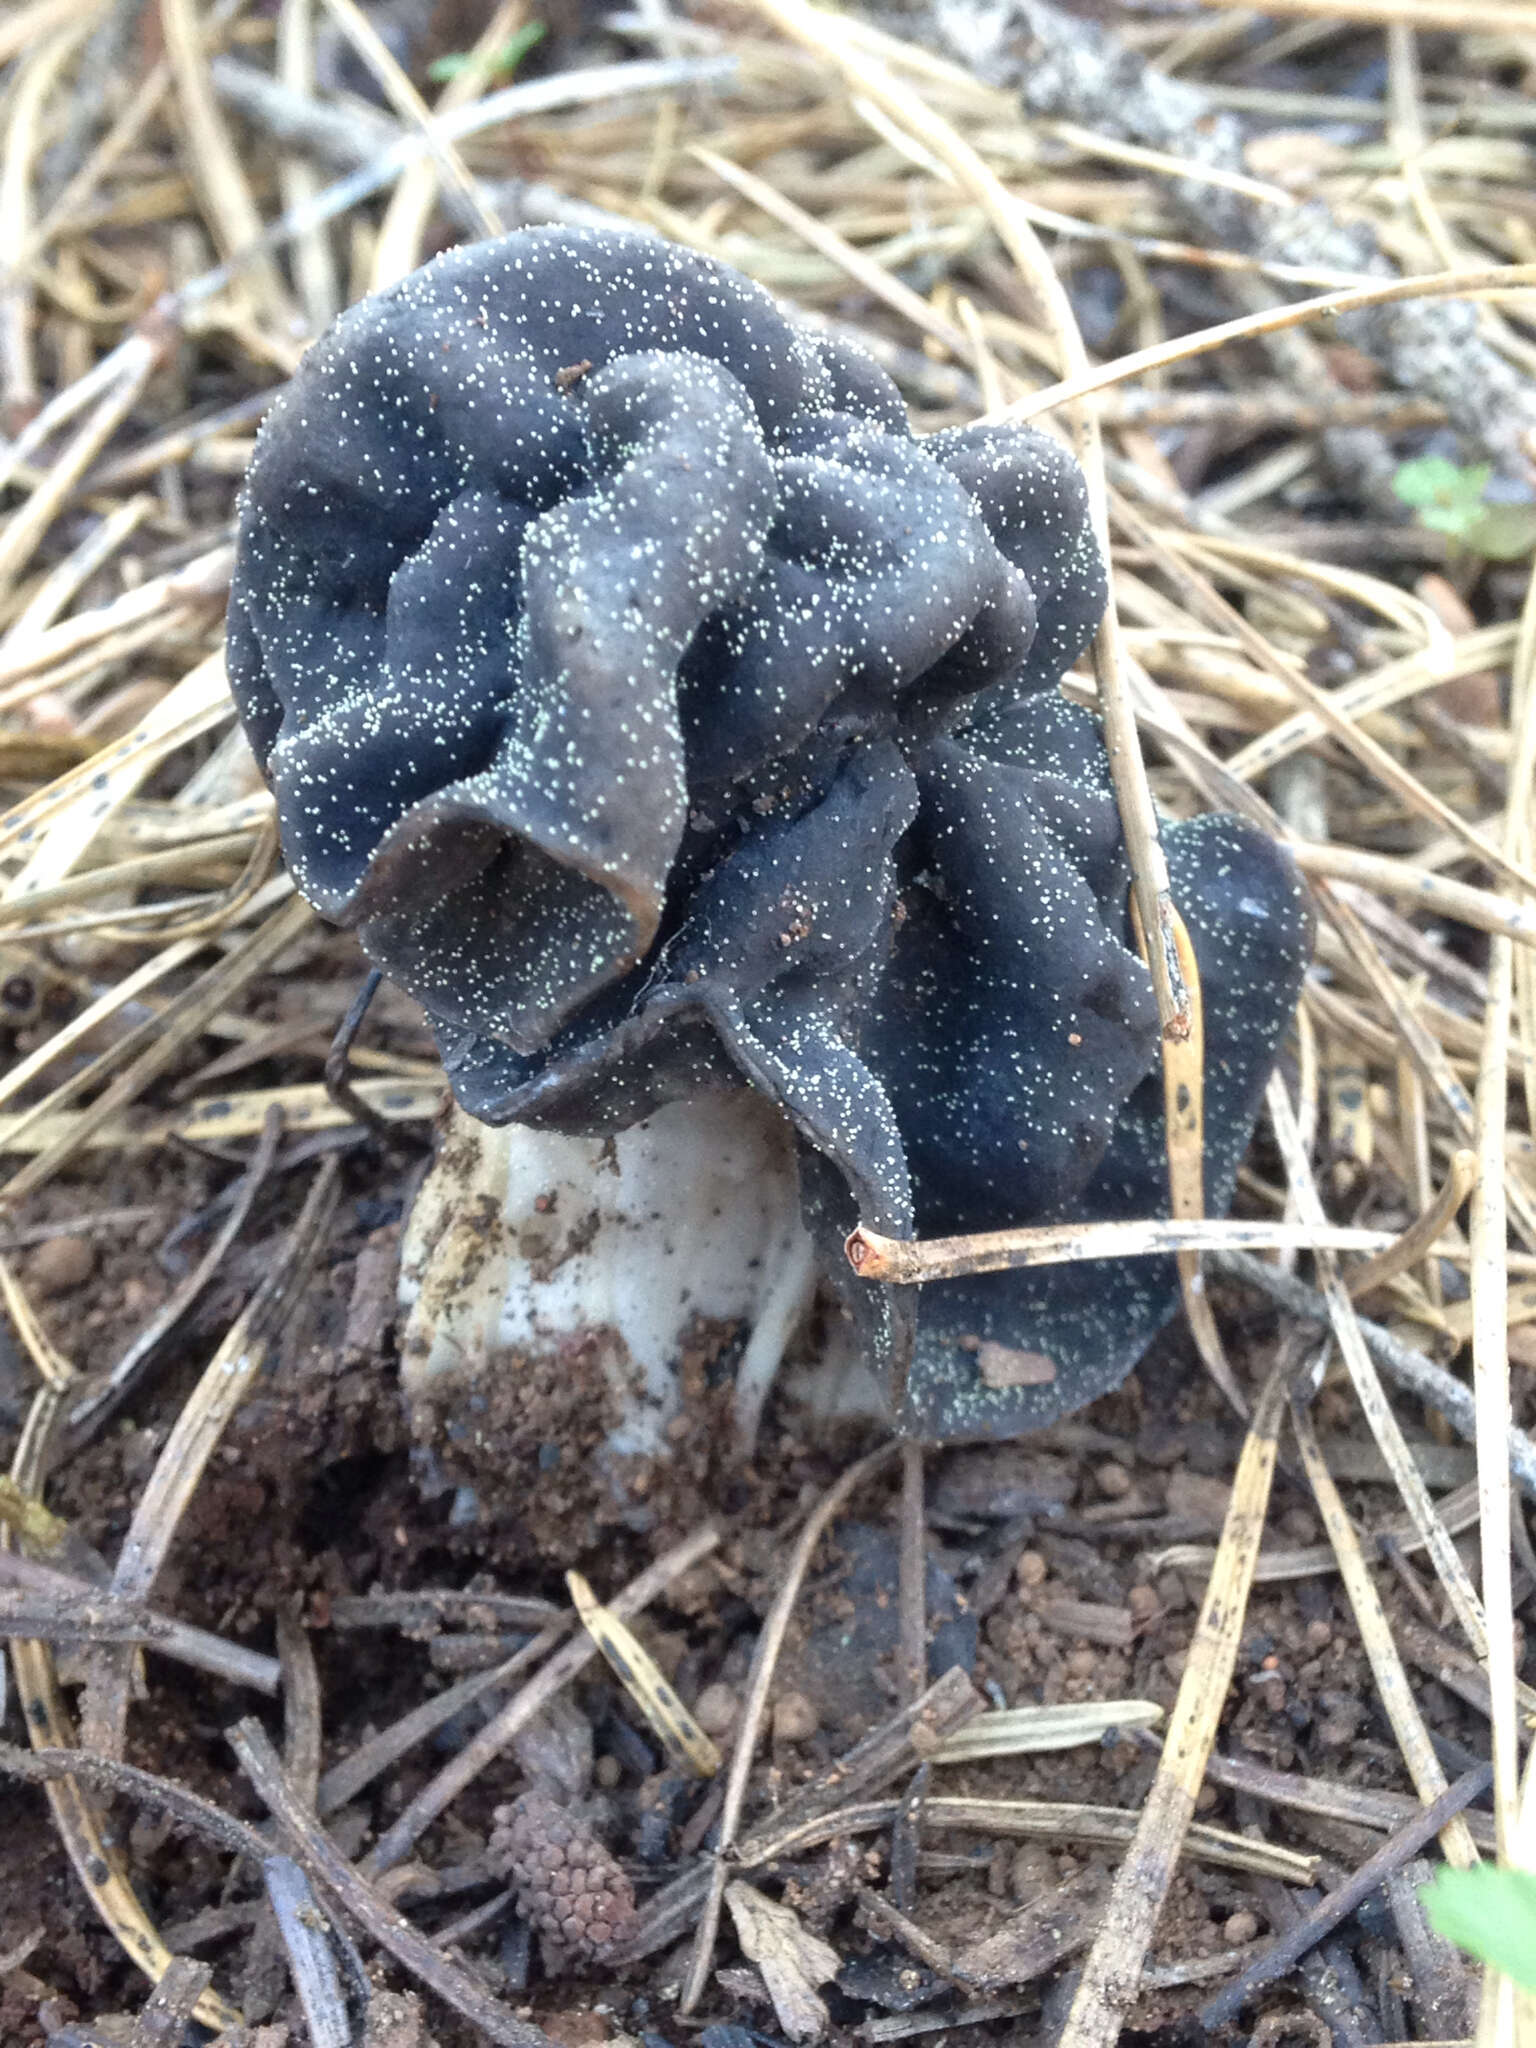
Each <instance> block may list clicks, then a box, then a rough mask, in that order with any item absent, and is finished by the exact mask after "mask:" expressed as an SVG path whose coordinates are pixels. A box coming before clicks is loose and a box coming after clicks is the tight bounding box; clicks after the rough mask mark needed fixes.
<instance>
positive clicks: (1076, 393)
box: [999, 263, 1536, 420]
mask: <svg viewBox="0 0 1536 2048" xmlns="http://www.w3.org/2000/svg"><path fill="white" fill-rule="evenodd" d="M1532 285H1536V263H1508V264H1500V265H1495V266H1492V267H1490V266H1487V265H1478V266H1476V267H1474V268H1471V269H1467V270H1448V271H1442V272H1440V273H1439V274H1438V275H1434V274H1431V275H1429V276H1425V277H1407V278H1398V279H1396V280H1395V281H1394V282H1393V283H1391V284H1371V285H1350V286H1347V287H1346V288H1345V289H1344V290H1343V291H1337V292H1323V293H1321V294H1320V295H1319V296H1318V297H1316V298H1313V299H1303V300H1302V301H1301V302H1300V303H1299V304H1296V305H1289V306H1269V307H1266V308H1265V309H1264V311H1263V312H1261V313H1244V314H1242V315H1240V316H1239V317H1238V318H1237V319H1235V320H1223V321H1222V322H1221V323H1220V324H1219V325H1218V326H1215V327H1205V328H1201V329H1200V330H1199V331H1198V332H1197V333H1194V334H1186V335H1181V336H1180V338H1179V339H1178V340H1177V341H1164V342H1159V343H1157V345H1156V346H1155V347H1153V348H1143V349H1137V350H1136V351H1135V353H1134V354H1132V355H1128V356H1118V357H1117V358H1116V359H1115V361H1114V362H1112V363H1106V364H1104V365H1103V366H1102V367H1101V368H1100V369H1096V370H1083V371H1080V372H1079V373H1078V374H1077V375H1076V376H1073V377H1068V378H1064V379H1063V380H1062V382H1061V383H1059V384H1052V385H1049V386H1047V388H1046V389H1045V390H1044V391H1034V392H1031V393H1030V395H1029V397H1028V398H1017V399H1015V400H1014V401H1013V403H1012V404H1011V405H1010V406H1008V407H1007V408H1006V409H1005V410H1004V412H1003V413H1002V414H1001V415H999V417H1001V418H1004V419H1011V420H1033V419H1039V418H1040V416H1041V415H1042V414H1043V413H1048V412H1055V411H1056V410H1057V409H1058V408H1059V407H1061V406H1064V405H1075V404H1076V403H1077V402H1078V400H1079V399H1083V398H1089V397H1091V396H1092V395H1093V393H1094V392H1096V391H1105V390H1108V388H1109V387H1110V386H1111V385H1112V384H1124V383H1127V382H1129V380H1130V379H1131V378H1133V377H1144V376H1146V375H1148V373H1149V372H1151V371H1153V370H1167V369H1171V368H1172V367H1173V365H1174V364H1175V363H1181V362H1188V361H1189V360H1190V358H1191V357H1193V356H1197V355H1206V354H1208V353H1209V352H1210V351H1211V350H1212V349H1218V348H1226V347H1227V346H1228V345H1229V344H1230V343H1232V342H1234V341H1247V340H1249V339H1251V338H1252V337H1255V336H1259V335H1270V334H1283V333H1284V332H1285V331H1286V330H1287V329H1288V328H1291V327H1304V326H1307V325H1308V324H1309V323H1310V322H1312V321H1314V320H1326V319H1335V318H1337V317H1338V315H1339V314H1341V313H1359V312H1366V311H1368V310H1369V309H1370V308H1371V307H1373V306H1394V305H1400V304H1402V302H1403V301H1404V300H1406V299H1441V298H1453V299H1475V298H1480V297H1483V296H1485V295H1488V296H1494V297H1503V296H1505V295H1506V294H1509V293H1513V292H1518V291H1520V290H1523V289H1528V288H1529V287H1530V286H1532Z"/></svg>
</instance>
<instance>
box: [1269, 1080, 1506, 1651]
mask: <svg viewBox="0 0 1536 2048" xmlns="http://www.w3.org/2000/svg"><path fill="white" fill-rule="evenodd" d="M1269 1110H1270V1120H1271V1123H1272V1124H1273V1126H1274V1131H1275V1136H1276V1138H1277V1140H1278V1141H1279V1145H1280V1150H1281V1153H1282V1155H1283V1157H1284V1159H1285V1165H1286V1172H1287V1174H1288V1175H1289V1177H1290V1184H1291V1191H1292V1194H1293V1195H1294V1197H1295V1199H1296V1203H1297V1207H1298V1209H1299V1210H1300V1212H1301V1215H1302V1218H1303V1220H1304V1221H1305V1220H1308V1219H1310V1220H1314V1221H1321V1219H1322V1214H1323V1208H1322V1201H1321V1199H1320V1197H1319V1195H1318V1191H1317V1183H1316V1181H1315V1180H1314V1179H1313V1177H1312V1167H1311V1162H1310V1161H1309V1160H1308V1159H1307V1157H1306V1155H1305V1153H1304V1152H1303V1151H1302V1150H1301V1147H1300V1144H1299V1142H1298V1137H1297V1131H1296V1122H1295V1115H1294V1113H1293V1111H1292V1109H1291V1103H1290V1097H1289V1096H1288V1095H1287V1094H1286V1092H1285V1084H1284V1082H1283V1081H1281V1079H1280V1077H1279V1076H1278V1075H1276V1076H1275V1077H1274V1079H1273V1080H1272V1081H1271V1082H1270V1086H1269ZM1317 1264H1318V1279H1319V1282H1320V1284H1321V1288H1322V1292H1323V1294H1324V1296H1325V1298H1326V1300H1327V1302H1328V1310H1329V1320H1330V1324H1331V1327H1332V1329H1333V1334H1334V1338H1335V1340H1336V1341H1337V1343H1338V1347H1339V1351H1340V1353H1341V1354H1342V1356H1343V1359H1344V1364H1345V1367H1346V1369H1347V1370H1348V1373H1349V1377H1350V1380H1351V1382H1352V1384H1353V1386H1354V1389H1355V1396H1356V1398H1357V1400H1358V1401H1359V1403H1360V1406H1361V1408H1362V1409H1363V1410H1364V1413H1365V1419H1366V1421H1367V1422H1368V1423H1369V1424H1370V1427H1371V1434H1372V1436H1374V1437H1375V1439H1376V1442H1377V1444H1378V1446H1379V1447H1380V1450H1381V1453H1382V1456H1383V1457H1384V1458H1385V1459H1386V1461H1387V1463H1388V1465H1389V1466H1390V1468H1391V1471H1392V1476H1393V1478H1394V1480H1395V1481H1396V1483H1397V1489H1398V1491H1399V1493H1401V1495H1402V1497H1403V1503H1404V1505H1405V1506H1406V1507H1407V1509H1408V1512H1409V1514H1410V1515H1412V1517H1413V1519H1414V1522H1415V1524H1416V1526H1417V1528H1418V1530H1419V1533H1420V1535H1421V1536H1422V1537H1423V1539H1424V1543H1425V1547H1426V1548H1427V1549H1428V1551H1429V1554H1430V1557H1431V1559H1432V1560H1433V1562H1434V1567H1435V1571H1436V1573H1437V1575H1438V1577H1439V1579H1440V1583H1441V1584H1442V1585H1443V1586H1444V1587H1445V1590H1446V1593H1447V1595H1448V1597H1449V1599H1450V1602H1451V1606H1452V1608H1453V1610H1454V1611H1455V1614H1456V1618H1457V1620H1458V1621H1459V1622H1460V1624H1461V1627H1462V1630H1463V1632H1464V1633H1465V1635H1466V1637H1467V1640H1468V1642H1469V1643H1470V1644H1471V1645H1472V1647H1473V1650H1474V1651H1475V1652H1476V1654H1477V1655H1478V1656H1479V1657H1482V1656H1484V1655H1486V1653H1487V1647H1488V1630H1487V1622H1486V1620H1485V1618H1484V1615H1483V1610H1482V1603H1481V1602H1480V1601H1479V1599H1478V1597H1477V1590H1476V1588H1475V1587H1474V1586H1473V1584H1472V1581H1471V1579H1470V1577H1469V1576H1468V1573H1467V1568H1466V1566H1465V1565H1464V1564H1463V1563H1462V1560H1461V1555H1460V1553H1459V1552H1458V1551H1457V1549H1456V1546H1455V1545H1454V1544H1453V1543H1452V1541H1451V1539H1450V1537H1449V1535H1448V1534H1447V1533H1446V1529H1445V1525H1444V1523H1443V1522H1442V1521H1441V1520H1440V1517H1439V1516H1438V1515H1437V1514H1436V1512H1435V1504H1434V1502H1433V1501H1432V1500H1431V1499H1430V1496H1429V1489H1428V1488H1427V1487H1426V1486H1425V1484H1424V1481H1423V1480H1422V1479H1421V1478H1420V1476H1419V1468H1418V1467H1417V1465H1415V1463H1414V1462H1413V1456H1412V1453H1411V1452H1410V1451H1409V1449H1408V1445H1407V1443H1406V1441H1405V1440H1404V1437H1403V1432H1402V1427H1401V1425H1400V1424H1399V1422H1398V1420H1397V1417H1396V1416H1395V1415H1394V1414H1393V1412H1392V1409H1391V1406H1390V1404H1389V1403H1388V1401H1387V1397H1386V1395H1385V1393H1384V1392H1383V1390H1382V1385H1381V1381H1380V1380H1379V1379H1378V1378H1377V1375H1376V1368H1375V1366H1374V1365H1373V1363H1372V1361H1371V1355H1370V1352H1369V1351H1368V1350H1367V1348H1366V1344H1365V1339H1364V1337H1363V1336H1362V1335H1361V1332H1360V1325H1359V1320H1358V1318H1357V1316H1356V1313H1355V1307H1354V1303H1353V1302H1352V1301H1351V1300H1350V1298H1349V1295H1348V1293H1347V1292H1346V1291H1345V1288H1344V1285H1343V1282H1342V1281H1341V1280H1340V1279H1339V1274H1338V1266H1337V1263H1336V1261H1335V1260H1334V1258H1333V1255H1332V1254H1331V1253H1330V1252H1328V1251H1326V1250H1322V1249H1319V1251H1318V1254H1317ZM1504 1526H1505V1527H1507V1526H1508V1523H1507V1521H1506V1523H1505V1525H1504Z"/></svg>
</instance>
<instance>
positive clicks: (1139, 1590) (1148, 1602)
mask: <svg viewBox="0 0 1536 2048" xmlns="http://www.w3.org/2000/svg"><path fill="white" fill-rule="evenodd" d="M1125 1604H1126V1606H1127V1607H1129V1608H1130V1610H1131V1614H1132V1616H1133V1617H1134V1618H1135V1619H1136V1620H1137V1621H1150V1620H1151V1619H1152V1617H1153V1615H1154V1614H1156V1613H1157V1612H1158V1611H1159V1610H1160V1609H1161V1607H1162V1604H1163V1603H1162V1601H1161V1600H1159V1599H1158V1597H1157V1588H1156V1587H1155V1586H1132V1588H1131V1590H1130V1591H1129V1593H1127V1594H1126V1596H1125Z"/></svg>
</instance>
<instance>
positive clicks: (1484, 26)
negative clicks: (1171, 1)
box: [1200, 0, 1536, 36]
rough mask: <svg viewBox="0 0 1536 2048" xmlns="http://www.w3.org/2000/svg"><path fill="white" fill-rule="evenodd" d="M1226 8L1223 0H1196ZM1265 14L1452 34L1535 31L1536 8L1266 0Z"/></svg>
mask: <svg viewBox="0 0 1536 2048" xmlns="http://www.w3.org/2000/svg"><path fill="white" fill-rule="evenodd" d="M1200 4H1201V6H1202V7H1224V6H1225V5H1226V0H1200ZM1264 11H1265V13H1266V14H1298V15H1300V16H1301V17H1302V18H1303V19H1304V20H1307V21H1319V22H1321V21H1340V22H1355V23H1358V24H1361V25H1365V24H1372V25H1374V26H1377V27H1382V26H1393V25H1400V26H1402V27H1405V28H1430V29H1448V30H1450V32H1451V33H1452V34H1453V35H1489V36H1536V7H1525V6H1522V5H1521V4H1520V0H1496V4H1494V5H1483V6H1478V5H1477V4H1476V0H1471V4H1468V5H1466V6H1456V5H1452V4H1451V0H1265V9H1264Z"/></svg>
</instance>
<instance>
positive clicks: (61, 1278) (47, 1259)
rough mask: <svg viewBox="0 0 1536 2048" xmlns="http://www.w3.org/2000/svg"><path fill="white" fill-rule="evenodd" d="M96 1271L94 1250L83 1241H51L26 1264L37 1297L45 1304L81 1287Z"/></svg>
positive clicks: (49, 1239) (56, 1239)
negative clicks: (55, 1297)
mask: <svg viewBox="0 0 1536 2048" xmlns="http://www.w3.org/2000/svg"><path fill="white" fill-rule="evenodd" d="M95 1270H96V1248H95V1246H94V1245H93V1244H92V1243H91V1241H90V1239H89V1238H86V1237H50V1238H47V1239H45V1240H44V1242H43V1243H42V1244H40V1245H39V1246H38V1248H37V1250H36V1251H35V1252H34V1253H33V1254H32V1257H31V1258H30V1260H29V1261H28V1262H27V1272H28V1274H29V1276H30V1277H31V1281H32V1286H33V1289H34V1291H35V1292H36V1293H38V1294H40V1295H41V1296H42V1298H43V1299H44V1300H45V1301H50V1300H52V1298H53V1297H54V1295H56V1294H70V1293H72V1292H73V1291H74V1289H75V1288H77V1287H83V1286H84V1285H85V1283H86V1281H87V1280H89V1279H90V1277H91V1275H92V1273H94V1272H95Z"/></svg>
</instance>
